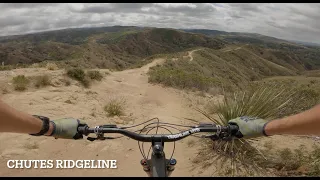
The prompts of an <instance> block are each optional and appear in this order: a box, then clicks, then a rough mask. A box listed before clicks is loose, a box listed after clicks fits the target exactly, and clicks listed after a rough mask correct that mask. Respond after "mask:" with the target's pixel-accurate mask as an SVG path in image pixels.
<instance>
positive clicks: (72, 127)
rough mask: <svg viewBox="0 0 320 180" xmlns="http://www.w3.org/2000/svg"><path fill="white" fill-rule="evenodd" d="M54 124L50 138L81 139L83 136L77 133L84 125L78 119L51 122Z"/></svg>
mask: <svg viewBox="0 0 320 180" xmlns="http://www.w3.org/2000/svg"><path fill="white" fill-rule="evenodd" d="M51 122H52V123H53V124H54V129H53V133H52V134H51V136H53V137H55V138H56V139H57V138H62V139H82V138H83V135H82V134H79V133H78V127H79V126H84V125H86V123H84V122H81V121H80V120H78V119H73V118H64V119H57V120H52V121H51Z"/></svg>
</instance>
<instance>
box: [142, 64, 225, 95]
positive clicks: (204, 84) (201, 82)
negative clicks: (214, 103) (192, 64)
mask: <svg viewBox="0 0 320 180" xmlns="http://www.w3.org/2000/svg"><path fill="white" fill-rule="evenodd" d="M148 81H149V82H151V83H161V84H164V85H166V86H172V87H177V88H181V89H192V88H195V89H198V90H203V91H208V90H209V89H210V88H211V87H213V86H214V85H219V84H220V83H219V81H218V80H217V79H215V78H213V77H207V76H204V75H201V74H197V73H193V72H191V73H188V72H186V71H183V70H179V69H169V68H165V67H157V68H156V69H153V70H151V71H150V72H149V79H148Z"/></svg>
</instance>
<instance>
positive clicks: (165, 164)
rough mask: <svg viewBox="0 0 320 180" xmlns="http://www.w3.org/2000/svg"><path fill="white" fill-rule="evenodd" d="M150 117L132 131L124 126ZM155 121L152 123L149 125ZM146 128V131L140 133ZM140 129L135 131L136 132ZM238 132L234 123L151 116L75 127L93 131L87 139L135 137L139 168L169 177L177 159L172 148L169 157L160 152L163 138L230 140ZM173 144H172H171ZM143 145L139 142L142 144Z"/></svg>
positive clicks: (148, 173) (174, 139)
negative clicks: (190, 123)
mask: <svg viewBox="0 0 320 180" xmlns="http://www.w3.org/2000/svg"><path fill="white" fill-rule="evenodd" d="M152 120H157V122H151V123H149V124H148V125H145V126H144V127H143V128H142V129H140V130H136V131H129V130H126V129H129V128H133V127H137V126H139V125H142V124H145V123H147V122H150V121H152ZM153 124H156V126H151V125H153ZM175 126H180V127H188V128H189V129H187V130H180V129H178V128H176V127H175ZM168 127H171V128H173V129H176V130H179V131H180V132H179V133H176V134H173V133H172V132H171V131H170V130H169V129H168ZM154 128H156V134H148V133H149V132H150V131H151V130H152V129H154ZM158 128H163V129H166V130H168V131H169V132H170V133H171V134H157V133H158ZM145 130H147V134H141V132H144V131H145ZM138 131H140V133H139V134H138V133H137V132H138ZM200 132H203V133H210V134H207V135H202V136H195V135H194V134H196V133H200ZM237 132H238V126H236V125H228V126H220V125H216V124H211V123H198V125H195V126H186V125H179V124H173V123H163V122H160V121H159V119H158V118H153V119H151V120H148V121H146V122H144V123H141V124H137V125H133V126H127V127H117V125H114V124H109V125H101V126H95V127H94V128H90V127H89V126H88V125H85V126H81V127H78V133H79V135H85V136H88V135H89V134H96V137H87V139H88V140H90V141H95V140H106V139H117V138H121V137H124V136H127V137H129V138H131V139H134V140H136V141H138V145H139V149H140V152H141V154H142V156H143V159H142V160H141V161H140V164H141V165H142V168H143V170H144V171H145V172H146V173H147V175H148V176H149V177H169V176H170V175H171V173H172V172H173V171H174V169H175V165H176V164H177V160H176V159H174V158H173V154H174V150H173V153H172V155H171V157H170V158H169V159H167V158H166V155H165V153H164V151H163V150H164V143H165V142H174V143H175V142H176V141H179V140H181V139H184V138H186V137H188V136H195V137H199V138H209V139H211V140H219V139H220V140H231V139H232V138H233V136H234V135H235V134H236V133H237ZM105 133H107V134H109V133H118V134H122V135H123V136H120V137H105V136H104V134H105ZM140 142H142V143H144V142H151V146H150V149H152V153H151V158H149V159H148V157H149V152H150V149H149V152H148V155H147V156H145V153H144V152H143V151H142V150H141V147H140ZM174 148H175V144H174ZM142 149H143V144H142Z"/></svg>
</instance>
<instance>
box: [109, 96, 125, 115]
mask: <svg viewBox="0 0 320 180" xmlns="http://www.w3.org/2000/svg"><path fill="white" fill-rule="evenodd" d="M125 106H126V100H125V99H123V98H118V99H116V98H114V99H111V100H110V101H109V102H108V103H107V104H106V105H105V107H104V111H106V112H107V113H108V116H122V115H124V114H125Z"/></svg>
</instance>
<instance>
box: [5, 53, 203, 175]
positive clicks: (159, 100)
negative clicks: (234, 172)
mask: <svg viewBox="0 0 320 180" xmlns="http://www.w3.org/2000/svg"><path fill="white" fill-rule="evenodd" d="M163 61H164V59H156V60H154V61H153V62H152V63H150V64H148V65H145V66H143V67H142V68H139V69H130V70H126V71H120V72H112V73H111V74H110V75H108V76H106V77H105V78H104V79H103V81H102V82H96V83H94V84H93V85H92V87H91V88H90V89H84V88H82V87H81V86H78V85H77V84H76V82H72V84H71V86H63V85H62V86H57V87H46V88H42V89H30V90H28V91H27V92H14V91H12V92H10V93H8V94H5V95H3V96H2V99H3V101H5V102H7V103H8V104H10V105H11V106H13V107H15V108H17V109H19V110H21V111H25V112H28V113H30V114H41V115H45V116H48V117H50V118H52V119H55V118H63V117H75V118H81V119H84V121H86V122H87V123H88V125H89V126H95V125H101V124H108V123H118V124H119V123H120V124H119V125H122V124H121V123H123V120H119V119H120V118H108V117H107V116H106V114H105V112H104V111H103V106H104V105H105V104H106V102H107V101H108V100H109V99H110V98H117V97H119V98H120V97H121V98H124V99H125V100H126V101H127V104H126V115H127V116H126V117H124V118H123V119H125V120H128V119H129V120H128V121H130V123H134V124H137V123H140V122H143V121H146V120H148V119H150V118H154V117H158V118H159V119H160V121H162V122H171V123H179V124H184V123H185V120H183V119H182V118H183V117H188V118H198V119H199V117H202V116H200V115H199V113H197V112H196V111H194V110H192V109H191V108H190V106H189V104H190V98H189V97H188V96H189V94H188V93H183V92H181V91H179V90H175V89H173V88H164V87H161V86H159V85H152V84H149V83H148V77H147V74H146V73H147V72H148V69H149V67H151V66H154V65H156V64H161V63H162V62H163ZM101 71H107V70H101ZM45 72H46V69H32V68H29V69H16V70H13V71H11V72H10V73H8V72H4V71H3V72H0V73H1V74H0V77H1V78H0V81H5V80H8V79H10V78H12V76H15V75H18V74H25V75H27V76H29V75H30V76H34V75H40V74H43V73H45ZM47 73H50V74H51V76H52V77H53V78H54V79H59V78H61V77H62V74H63V70H57V71H50V72H47ZM67 100H70V101H71V103H70V101H69V103H67V102H66V101H67ZM177 117H179V118H180V119H178V118H177ZM166 133H167V132H166ZM190 139H192V137H191V138H187V139H185V140H182V141H179V142H177V143H176V149H175V155H174V158H176V159H177V161H178V164H177V166H176V170H175V171H174V172H173V174H172V176H194V175H196V174H197V172H196V171H192V169H193V168H192V165H191V164H192V163H191V158H192V157H196V154H195V153H196V150H197V148H196V147H189V146H190V144H189V146H188V145H187V144H188V143H187V142H188V141H189V140H190ZM145 147H146V148H145V149H148V148H147V147H149V146H145ZM172 148H173V144H172V143H168V144H166V146H165V152H166V154H167V156H169V155H171V153H172ZM9 159H17V160H21V159H26V160H28V159H32V160H49V159H52V160H57V159H58V160H59V159H61V160H78V159H79V160H82V159H84V160H85V159H89V160H91V159H99V160H113V159H114V160H117V166H118V168H117V169H76V168H75V169H55V168H53V169H8V168H7V165H6V163H7V160H9ZM141 159H142V157H141V155H140V152H139V148H138V144H137V142H136V141H134V140H131V139H128V138H121V139H116V140H106V141H94V142H89V141H87V140H77V141H73V140H62V139H57V140H56V139H53V138H50V137H49V138H48V137H31V136H28V135H21V134H8V133H5V134H0V176H146V174H145V173H144V171H143V170H142V167H141V166H140V164H139V161H140V160H141Z"/></svg>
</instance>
